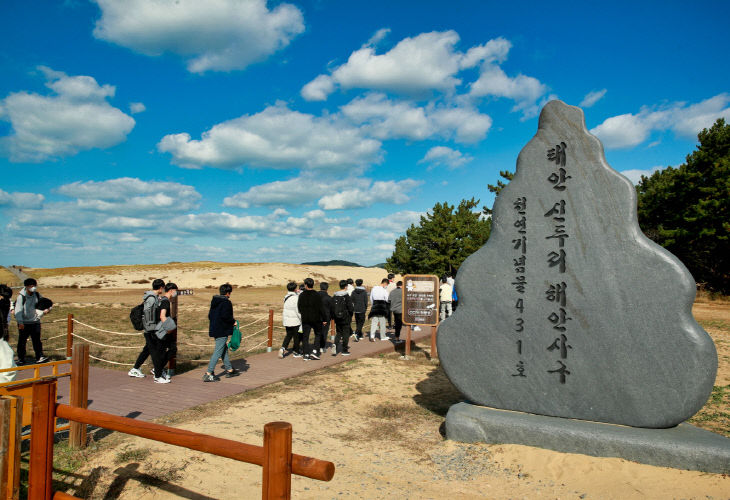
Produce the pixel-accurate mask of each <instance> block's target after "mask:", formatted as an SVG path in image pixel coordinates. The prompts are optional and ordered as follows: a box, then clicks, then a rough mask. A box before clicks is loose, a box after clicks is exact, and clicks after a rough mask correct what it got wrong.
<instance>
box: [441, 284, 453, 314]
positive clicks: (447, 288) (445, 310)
mask: <svg viewBox="0 0 730 500" xmlns="http://www.w3.org/2000/svg"><path fill="white" fill-rule="evenodd" d="M453 299H454V289H453V288H451V285H449V283H448V281H446V277H445V276H444V277H443V278H441V286H440V287H439V301H440V302H441V321H443V320H445V319H446V318H448V317H449V316H451V314H452V313H453V309H452V308H451V301H452V300H453Z"/></svg>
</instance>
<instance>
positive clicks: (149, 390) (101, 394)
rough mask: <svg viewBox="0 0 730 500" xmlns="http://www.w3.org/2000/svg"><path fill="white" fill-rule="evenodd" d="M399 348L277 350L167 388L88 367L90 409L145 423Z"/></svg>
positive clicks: (416, 336) (426, 332)
mask: <svg viewBox="0 0 730 500" xmlns="http://www.w3.org/2000/svg"><path fill="white" fill-rule="evenodd" d="M430 333H431V329H430V328H428V327H426V328H423V330H422V331H420V332H413V334H412V338H413V340H414V341H418V340H423V339H427V338H429V336H430ZM403 335H405V329H404V331H403ZM404 346H405V343H402V344H394V343H393V342H392V341H389V342H385V341H378V340H376V341H375V342H368V341H367V337H365V338H364V339H363V340H362V341H360V342H357V343H355V342H350V352H351V353H352V355H351V356H332V354H331V353H330V352H327V353H325V354H324V355H323V356H322V359H321V360H320V361H315V360H312V361H307V362H305V361H303V360H302V359H301V358H294V357H292V356H287V357H286V358H284V359H279V357H278V352H277V351H274V352H267V353H262V354H256V355H252V356H249V357H247V358H245V359H239V360H236V361H233V366H234V367H235V368H237V369H239V370H241V372H243V373H241V375H240V376H238V377H234V378H230V379H228V378H221V381H220V382H212V383H205V382H203V381H202V375H203V373H204V371H205V365H201V367H200V368H199V369H196V370H191V371H189V372H186V373H183V374H180V375H176V376H174V377H173V378H172V383H170V384H155V383H154V382H153V381H152V377H151V376H149V375H147V377H145V378H143V379H139V378H133V377H129V376H128V375H127V373H126V372H123V371H118V370H108V369H104V368H98V367H95V366H92V367H90V369H89V409H91V410H97V411H103V412H107V413H111V414H113V415H120V416H125V417H130V418H138V419H140V420H146V421H149V420H154V419H156V418H159V417H162V416H164V415H168V414H170V413H173V412H176V411H180V410H184V409H186V408H191V407H194V406H198V405H201V404H203V403H208V402H210V401H215V400H217V399H221V398H224V397H226V396H231V395H233V394H240V393H242V392H246V391H249V390H251V389H255V388H257V387H262V386H265V385H268V384H272V383H274V382H278V381H281V380H285V379H288V378H291V377H296V376H298V375H302V374H304V373H308V372H313V371H316V370H319V369H321V368H324V367H327V366H333V365H336V364H339V363H342V362H345V361H347V360H350V359H358V358H362V357H365V356H372V355H374V354H379V353H387V352H395V351H396V350H398V351H401V352H402V351H403V349H404ZM219 369H220V365H219ZM21 373H22V372H21ZM58 393H59V402H61V403H66V404H68V403H67V402H68V400H69V398H68V395H69V382H68V377H65V378H63V379H61V382H60V383H59V387H58Z"/></svg>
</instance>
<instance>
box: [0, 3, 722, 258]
mask: <svg viewBox="0 0 730 500" xmlns="http://www.w3.org/2000/svg"><path fill="white" fill-rule="evenodd" d="M728 18H730V4H728V3H726V2H716V1H712V2H710V1H708V2H694V3H692V4H689V3H687V2H679V1H662V2H604V3H597V2H555V3H549V2H492V1H458V0H457V1H455V2H443V1H439V2H437V1H424V0H421V1H398V2H393V1H377V0H373V1H369V2H349V1H345V2H343V1H336V0H312V1H282V2H265V1H264V0H207V1H205V2H201V1H197V0H177V1H175V0H169V1H168V0H126V1H123V2H122V1H111V0H96V1H81V0H75V1H74V0H70V1H66V2H62V1H45V2H44V1H38V2H27V1H21V0H6V1H4V2H2V3H0V43H1V46H2V50H0V75H1V76H2V77H1V78H0V171H1V172H2V183H0V254H1V255H2V264H6V265H7V264H20V265H26V266H35V267H58V266H72V265H101V264H134V263H156V262H168V261H191V260H218V261H227V262H295V263H296V262H302V261H308V260H327V259H346V260H351V261H355V262H358V263H362V264H364V265H372V264H376V263H378V262H383V261H384V260H385V258H386V257H388V256H389V255H390V254H391V253H392V248H393V242H394V240H395V238H396V237H397V236H398V235H399V234H402V233H403V232H404V231H405V229H406V228H407V227H408V226H409V225H410V224H411V223H412V222H417V220H418V218H419V216H420V215H421V214H423V213H424V212H425V211H426V210H428V209H430V208H431V207H433V205H434V204H435V203H436V202H443V201H446V202H449V203H454V204H456V203H458V202H459V201H460V200H461V199H464V198H471V197H475V198H479V199H481V202H482V204H487V205H490V206H491V204H492V202H493V197H492V196H491V194H490V193H489V192H488V191H487V187H486V186H487V184H489V183H495V182H496V180H497V178H498V176H499V174H498V173H499V171H500V170H514V165H515V161H516V158H517V154H518V153H519V151H520V149H521V148H522V146H524V145H525V144H526V143H527V142H528V141H529V140H530V138H531V137H532V136H533V135H534V133H535V131H536V128H537V114H538V113H539V109H540V108H541V106H542V105H543V104H544V103H545V102H547V101H548V100H550V99H554V98H558V99H561V100H563V101H565V102H567V103H568V104H573V105H580V106H581V107H582V108H583V109H584V111H585V115H586V125H587V126H588V128H589V129H590V130H591V131H592V132H593V133H594V134H596V135H597V136H598V137H599V138H600V139H601V140H602V141H603V143H604V146H605V148H606V156H607V160H608V163H609V164H610V165H611V166H613V167H614V168H615V169H616V170H618V171H621V172H624V173H625V174H626V175H627V176H629V177H630V178H632V179H634V180H636V179H638V176H639V175H640V173H641V172H646V173H648V172H651V171H652V169H656V168H664V167H666V166H668V165H672V166H676V165H679V164H681V163H682V162H683V161H684V157H685V155H686V154H688V153H689V152H691V151H692V150H693V149H694V147H695V144H696V134H697V132H698V131H699V130H701V129H702V128H703V127H707V126H710V125H711V124H712V123H713V122H714V120H715V119H717V118H718V117H721V116H722V117H725V118H726V119H730V88H728V87H729V86H730V85H729V84H728V82H730V74H729V73H730V69H729V65H728V53H730V41H728V40H729V38H728V37H727V34H726V31H727V19H728Z"/></svg>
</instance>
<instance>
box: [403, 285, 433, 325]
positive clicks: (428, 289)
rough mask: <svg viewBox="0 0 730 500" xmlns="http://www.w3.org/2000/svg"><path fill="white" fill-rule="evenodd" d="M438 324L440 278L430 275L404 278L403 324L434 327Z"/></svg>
mask: <svg viewBox="0 0 730 500" xmlns="http://www.w3.org/2000/svg"><path fill="white" fill-rule="evenodd" d="M438 322H439V279H438V276H432V275H429V274H406V275H405V276H403V324H405V325H424V326H434V325H437V324H438Z"/></svg>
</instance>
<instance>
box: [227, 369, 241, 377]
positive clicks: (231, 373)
mask: <svg viewBox="0 0 730 500" xmlns="http://www.w3.org/2000/svg"><path fill="white" fill-rule="evenodd" d="M240 374H241V372H240V371H238V370H236V369H235V368H232V369H231V370H229V371H227V372H226V374H225V377H226V378H233V377H238V376H239V375H240Z"/></svg>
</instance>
